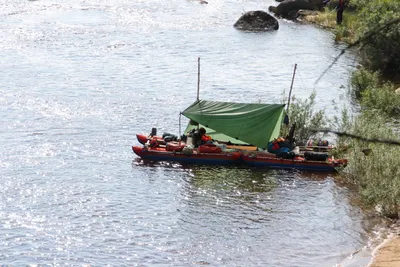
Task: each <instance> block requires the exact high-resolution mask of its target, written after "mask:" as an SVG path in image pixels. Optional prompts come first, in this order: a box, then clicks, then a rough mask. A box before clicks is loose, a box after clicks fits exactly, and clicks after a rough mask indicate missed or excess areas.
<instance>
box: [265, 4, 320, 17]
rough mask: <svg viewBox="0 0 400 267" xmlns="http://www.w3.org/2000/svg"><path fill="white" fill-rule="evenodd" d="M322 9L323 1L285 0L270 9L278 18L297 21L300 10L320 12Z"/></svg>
mask: <svg viewBox="0 0 400 267" xmlns="http://www.w3.org/2000/svg"><path fill="white" fill-rule="evenodd" d="M322 7H323V3H322V0H285V1H283V2H281V3H280V4H279V5H278V6H276V7H274V6H270V7H269V8H268V9H269V11H271V12H273V13H274V14H275V15H276V16H278V17H282V18H286V19H296V18H297V17H298V14H297V13H298V11H299V10H300V9H303V10H320V9H321V8H322Z"/></svg>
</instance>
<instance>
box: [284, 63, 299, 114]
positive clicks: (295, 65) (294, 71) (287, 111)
mask: <svg viewBox="0 0 400 267" xmlns="http://www.w3.org/2000/svg"><path fill="white" fill-rule="evenodd" d="M296 69H297V63H296V64H294V70H293V77H292V84H291V85H290V91H289V98H288V103H287V108H286V114H287V115H289V106H290V99H291V98H292V89H293V83H294V76H295V75H296Z"/></svg>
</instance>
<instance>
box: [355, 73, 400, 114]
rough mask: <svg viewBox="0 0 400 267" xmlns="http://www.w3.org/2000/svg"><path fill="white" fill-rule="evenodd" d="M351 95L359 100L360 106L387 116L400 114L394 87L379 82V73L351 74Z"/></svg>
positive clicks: (398, 101) (387, 83) (399, 104)
mask: <svg viewBox="0 0 400 267" xmlns="http://www.w3.org/2000/svg"><path fill="white" fill-rule="evenodd" d="M350 84H351V89H352V94H354V95H355V96H356V97H357V98H361V106H362V107H363V108H364V109H365V108H366V109H375V110H379V111H381V112H384V113H385V114H388V115H395V114H396V113H400V95H398V94H395V92H394V90H395V86H394V85H393V84H392V83H390V82H385V83H382V82H380V75H379V72H370V71H367V70H366V69H360V70H357V71H355V72H354V73H353V75H352V77H351V80H350Z"/></svg>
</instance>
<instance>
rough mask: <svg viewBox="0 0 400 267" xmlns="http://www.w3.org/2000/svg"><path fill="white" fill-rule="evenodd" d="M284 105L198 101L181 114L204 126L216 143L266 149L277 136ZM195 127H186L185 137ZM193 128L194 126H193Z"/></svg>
mask: <svg viewBox="0 0 400 267" xmlns="http://www.w3.org/2000/svg"><path fill="white" fill-rule="evenodd" d="M284 107H285V105H284V104H252V103H232V102H219V101H208V100H198V101H196V102H194V103H193V104H192V105H190V106H189V107H188V108H187V109H185V110H184V111H183V112H182V114H183V115H184V116H185V117H187V118H189V119H191V120H192V121H194V122H196V123H199V124H200V127H202V126H205V128H206V130H207V134H208V135H210V136H211V137H212V138H213V139H215V140H219V141H225V142H228V141H231V142H232V143H236V144H246V143H247V144H251V145H254V146H257V147H260V148H266V147H267V144H268V142H269V141H271V140H273V139H274V138H277V137H278V136H279V132H280V127H281V123H282V118H283V109H284ZM194 127H195V126H193V125H191V124H190V123H189V125H188V127H187V129H186V131H185V133H187V131H188V130H190V129H192V128H194ZM196 127H197V126H196Z"/></svg>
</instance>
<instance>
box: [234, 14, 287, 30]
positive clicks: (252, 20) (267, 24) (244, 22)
mask: <svg viewBox="0 0 400 267" xmlns="http://www.w3.org/2000/svg"><path fill="white" fill-rule="evenodd" d="M233 26H234V27H235V28H236V29H238V30H244V31H276V30H278V29H279V23H278V20H277V19H276V18H274V17H273V16H271V15H270V14H268V13H267V12H265V11H261V10H257V11H249V12H246V13H244V14H243V15H242V16H241V17H240V18H239V19H238V21H236V23H235V24H234V25H233Z"/></svg>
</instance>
